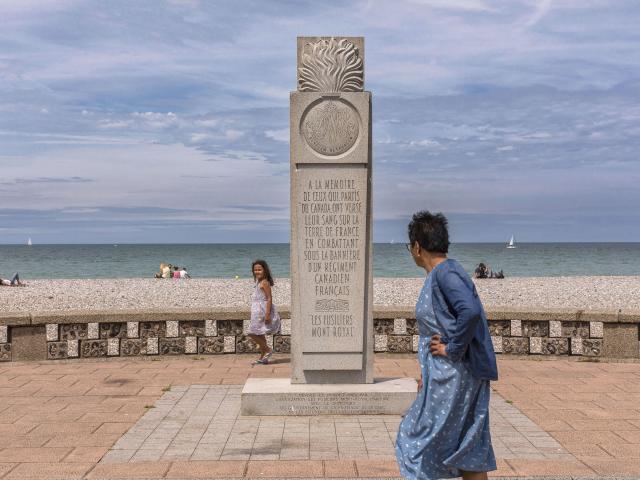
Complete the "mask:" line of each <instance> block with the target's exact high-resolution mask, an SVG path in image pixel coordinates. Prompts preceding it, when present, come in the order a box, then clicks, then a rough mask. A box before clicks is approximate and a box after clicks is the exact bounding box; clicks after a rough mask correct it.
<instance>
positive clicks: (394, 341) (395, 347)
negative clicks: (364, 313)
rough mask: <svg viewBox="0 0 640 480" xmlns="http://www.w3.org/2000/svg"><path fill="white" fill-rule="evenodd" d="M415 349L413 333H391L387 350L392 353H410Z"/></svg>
mask: <svg viewBox="0 0 640 480" xmlns="http://www.w3.org/2000/svg"><path fill="white" fill-rule="evenodd" d="M412 350H413V338H412V336H411V335H389V337H388V339H387V351H388V352H392V353H410V352H411V351H412Z"/></svg>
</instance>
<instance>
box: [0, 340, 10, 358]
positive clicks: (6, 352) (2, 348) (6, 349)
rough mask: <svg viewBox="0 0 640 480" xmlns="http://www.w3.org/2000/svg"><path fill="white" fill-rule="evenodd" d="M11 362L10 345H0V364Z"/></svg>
mask: <svg viewBox="0 0 640 480" xmlns="http://www.w3.org/2000/svg"><path fill="white" fill-rule="evenodd" d="M10 361H11V344H10V343H3V344H2V345H0V362H10Z"/></svg>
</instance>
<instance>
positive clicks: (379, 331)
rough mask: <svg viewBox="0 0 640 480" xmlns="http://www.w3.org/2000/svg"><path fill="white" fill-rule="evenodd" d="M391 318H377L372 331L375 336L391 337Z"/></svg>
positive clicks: (392, 325)
mask: <svg viewBox="0 0 640 480" xmlns="http://www.w3.org/2000/svg"><path fill="white" fill-rule="evenodd" d="M393 327H394V321H393V318H379V319H377V320H374V321H373V330H374V333H375V334H376V335H393Z"/></svg>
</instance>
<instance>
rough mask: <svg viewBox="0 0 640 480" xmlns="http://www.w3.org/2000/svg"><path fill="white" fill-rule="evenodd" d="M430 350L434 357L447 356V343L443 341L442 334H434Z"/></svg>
mask: <svg viewBox="0 0 640 480" xmlns="http://www.w3.org/2000/svg"><path fill="white" fill-rule="evenodd" d="M429 351H430V352H431V355H433V356H434V357H438V356H440V357H446V356H447V344H446V343H442V340H440V335H433V336H432V337H431V341H430V342H429Z"/></svg>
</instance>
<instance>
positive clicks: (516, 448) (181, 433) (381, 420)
mask: <svg viewBox="0 0 640 480" xmlns="http://www.w3.org/2000/svg"><path fill="white" fill-rule="evenodd" d="M241 391H242V386H224V385H211V386H209V385H192V386H190V387H186V386H178V387H173V388H172V389H171V391H170V392H166V393H165V394H164V395H163V396H162V397H161V398H160V400H158V401H157V402H156V403H155V405H154V408H152V409H149V411H148V412H147V413H146V414H145V415H144V416H143V417H142V418H141V419H140V420H139V421H138V422H137V423H136V424H135V425H134V426H133V427H132V428H131V429H130V430H129V431H128V432H127V433H126V434H125V435H123V436H122V437H121V438H120V439H119V440H118V441H117V442H116V443H115V445H114V446H113V447H112V449H111V450H110V451H109V452H108V453H107V454H106V455H105V456H104V457H103V458H102V463H121V462H143V461H152V460H334V459H356V458H365V459H367V458H368V459H378V460H394V459H395V455H394V443H395V439H396V434H397V431H398V423H399V422H400V417H399V416H389V415H372V416H366V415H360V416H346V415H345V416H316V417H274V416H268V417H266V416H265V417H242V416H241V415H240V393H241ZM491 424H492V425H491V431H492V439H493V443H494V448H495V453H496V456H497V457H498V458H503V459H509V458H513V459H518V458H520V459H523V458H536V459H557V460H567V459H569V460H575V458H574V456H573V455H571V454H570V453H568V452H567V451H566V450H564V449H563V448H562V446H561V445H560V444H559V443H558V442H557V441H556V440H555V439H554V438H553V437H551V436H550V435H549V434H548V433H547V432H545V431H544V430H541V429H540V427H538V426H537V425H536V424H535V423H534V422H532V421H531V420H529V418H527V417H526V416H525V415H524V414H523V413H521V412H520V411H519V410H518V409H517V408H515V407H514V406H512V405H510V404H508V403H507V402H505V400H504V399H503V398H502V397H501V396H500V395H498V394H497V393H494V394H493V397H492V399H491Z"/></svg>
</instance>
